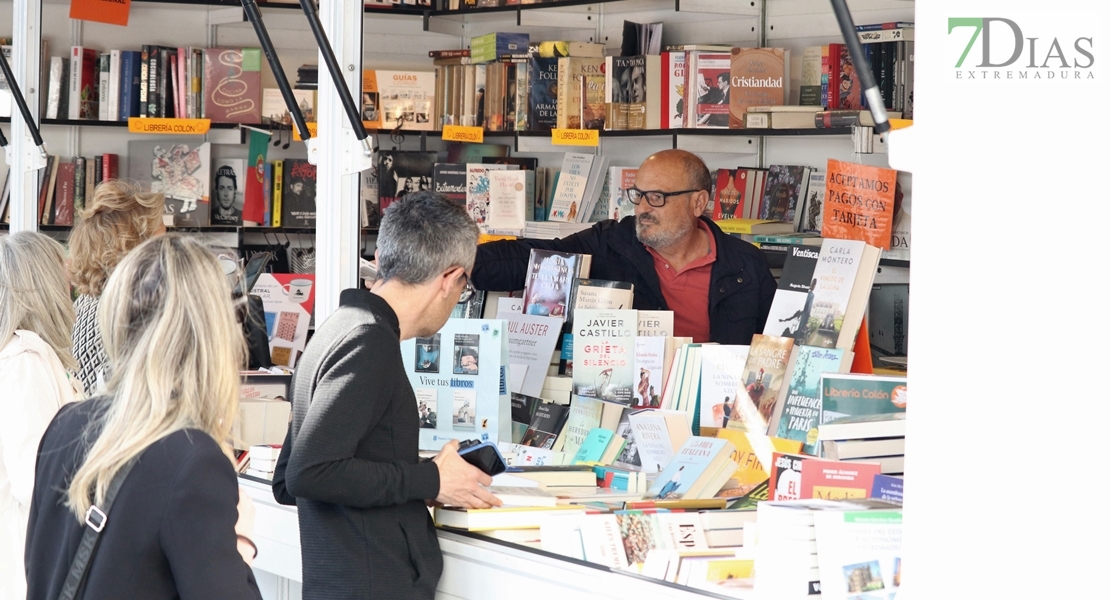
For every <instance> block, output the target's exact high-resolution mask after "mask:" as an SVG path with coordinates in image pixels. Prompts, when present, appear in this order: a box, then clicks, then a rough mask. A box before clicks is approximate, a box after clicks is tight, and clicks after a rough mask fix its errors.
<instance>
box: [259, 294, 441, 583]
mask: <svg viewBox="0 0 1110 600" xmlns="http://www.w3.org/2000/svg"><path fill="white" fill-rule="evenodd" d="M339 304H340V306H339V309H338V310H336V311H335V312H334V313H333V314H332V315H331V316H330V317H328V319H327V320H326V321H325V322H324V323H323V324H322V325H321V326H320V327H319V328H318V329H317V330H316V334H315V335H314V336H313V338H312V341H311V342H309V344H308V346H307V347H306V348H305V352H304V355H303V356H302V357H301V359H300V361H299V362H298V364H297V373H296V375H294V377H293V400H292V401H293V422H292V424H291V426H290V428H289V434H288V435H287V436H286V438H285V443H284V445H283V446H282V448H281V454H280V456H279V458H278V464H277V468H276V469H275V471H274V497H275V498H276V499H277V501H278V502H282V503H289V502H291V501H293V500H294V499H295V500H296V504H297V515H298V518H299V521H300V528H301V570H302V574H303V576H304V587H303V589H302V592H303V596H304V598H305V599H306V600H343V599H348V600H354V599H358V598H366V599H370V598H373V599H377V598H406V599H408V598H412V599H427V600H432V598H433V597H434V596H435V588H436V583H437V582H438V581H439V576H440V574H441V572H442V571H443V555H442V554H441V553H440V550H439V541H438V540H437V538H436V532H435V527H434V526H433V524H432V519H431V516H430V515H429V514H428V508H427V506H426V505H425V504H424V501H425V500H426V499H435V497H436V496H438V495H439V469H438V467H437V466H436V465H435V464H434V463H432V462H420V461H419V451H418V446H419V439H420V436H419V432H420V422H419V415H418V412H417V410H416V396H415V394H414V393H413V391H412V386H411V385H409V381H408V379H407V378H406V377H405V368H404V365H403V364H402V361H401V350H400V339H399V337H400V328H399V325H398V321H397V315H396V313H394V312H393V309H391V308H390V306H389V304H387V303H386V302H385V300H383V299H382V298H380V297H379V296H376V295H374V294H371V293H370V292H368V291H366V290H345V291H343V293H342V294H341V295H340V299H339Z"/></svg>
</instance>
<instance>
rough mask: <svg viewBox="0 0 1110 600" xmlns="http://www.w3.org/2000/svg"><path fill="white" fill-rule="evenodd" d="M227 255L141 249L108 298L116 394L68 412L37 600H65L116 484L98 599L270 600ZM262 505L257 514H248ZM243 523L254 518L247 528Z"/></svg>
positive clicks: (60, 419) (61, 423) (36, 528)
mask: <svg viewBox="0 0 1110 600" xmlns="http://www.w3.org/2000/svg"><path fill="white" fill-rule="evenodd" d="M230 297H231V289H230V288H229V287H228V284H227V280H226V279H225V278H224V275H223V272H222V270H221V269H220V267H219V265H218V264H217V261H216V258H215V256H213V255H212V253H211V252H210V251H209V250H207V249H206V248H205V247H204V246H202V245H201V244H200V243H199V242H196V241H194V240H192V239H189V238H186V237H183V236H181V235H178V234H171V235H166V236H160V237H157V238H155V239H152V240H149V241H147V242H144V243H143V244H141V245H140V246H139V247H137V248H135V249H134V250H132V251H131V253H130V254H128V255H127V257H125V258H124V259H123V261H122V262H120V264H119V265H118V266H117V267H116V269H115V272H114V273H113V274H112V276H111V278H110V279H109V280H108V285H107V286H106V287H105V288H104V293H103V295H102V297H101V300H102V302H101V303H100V310H99V312H98V315H97V317H98V323H99V325H100V328H101V331H102V332H103V334H104V349H105V350H106V351H107V354H108V359H109V361H110V362H111V365H112V372H111V376H110V378H109V379H108V382H107V387H106V390H105V394H106V395H105V396H103V397H96V398H93V399H91V400H88V401H86V402H78V403H75V404H73V405H71V406H67V407H66V408H65V409H63V410H61V411H59V413H58V415H57V416H56V417H55V418H54V420H53V422H51V424H50V427H49V428H48V429H47V431H46V434H45V435H44V436H43V439H42V445H41V447H40V452H39V461H38V465H37V467H36V470H35V491H34V497H33V499H32V505H31V518H30V522H29V523H28V528H27V541H28V545H27V559H26V565H27V591H28V597H29V598H57V597H58V593H59V590H60V589H61V587H62V584H63V582H64V580H65V578H66V574H67V573H68V572H69V569H70V565H71V564H72V562H73V559H74V556H75V555H76V553H77V547H78V543H79V541H80V539H81V537H82V535H84V532H85V515H86V511H88V510H89V507H90V506H92V505H98V506H102V505H103V501H104V498H105V495H106V493H107V490H108V487H109V485H110V484H111V483H112V480H113V478H115V477H116V475H117V473H118V472H119V471H120V469H121V468H122V467H124V466H125V465H127V464H129V463H132V464H133V467H132V469H131V471H130V473H129V474H128V475H127V478H126V479H125V480H124V482H123V484H122V486H121V487H120V488H119V492H118V495H117V496H116V497H115V502H114V504H112V505H111V507H110V508H109V511H108V518H107V521H106V523H105V527H104V529H103V531H101V533H100V536H99V538H100V539H99V545H98V547H97V549H96V555H95V556H94V557H93V559H92V560H91V561H90V563H89V566H88V571H87V574H86V578H85V582H84V585H85V588H84V596H83V597H84V598H128V599H131V600H135V599H140V600H141V599H163V598H165V599H169V598H182V599H189V598H197V599H202V598H203V599H209V598H214V599H217V598H228V599H231V598H234V599H236V600H238V599H242V598H260V597H261V596H260V595H259V592H258V587H257V585H256V584H255V581H254V576H253V575H252V574H251V570H250V567H249V566H248V561H250V560H251V559H252V558H253V556H254V549H253V543H252V542H251V541H250V540H249V537H247V535H248V533H247V532H246V531H244V530H245V529H249V528H250V527H249V522H250V521H251V520H252V518H253V516H252V515H253V513H252V512H251V510H250V509H245V510H243V511H242V512H241V513H240V511H237V503H238V501H239V491H238V484H237V480H236V476H235V469H234V468H233V467H232V459H231V449H230V447H229V446H228V445H227V443H226V440H227V439H228V436H229V433H230V430H231V423H232V420H233V419H234V418H235V415H236V413H237V411H238V398H239V376H238V370H239V368H240V366H241V365H242V364H243V361H244V357H245V348H244V344H243V336H242V333H241V329H240V327H239V325H238V323H237V322H236V320H235V314H234V309H233V307H232V303H231V300H230ZM248 506H249V505H248ZM240 514H242V515H243V516H242V517H240Z"/></svg>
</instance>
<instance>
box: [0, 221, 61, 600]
mask: <svg viewBox="0 0 1110 600" xmlns="http://www.w3.org/2000/svg"><path fill="white" fill-rule="evenodd" d="M63 252H64V251H63V249H62V245H61V244H59V243H58V242H56V241H54V240H52V239H50V238H49V237H46V236H45V235H42V234H41V233H31V232H21V233H15V234H12V235H10V236H0V598H23V597H24V596H25V593H26V590H25V587H24V577H23V541H24V537H25V536H24V532H25V531H26V527H27V516H28V513H29V511H30V508H31V490H32V489H33V487H34V481H35V453H36V451H37V450H38V447H39V439H40V438H41V437H42V433H43V432H44V431H46V426H47V425H49V424H50V419H51V418H53V417H54V414H55V413H56V412H58V409H59V408H61V406H62V405H63V404H65V403H67V402H72V401H73V400H76V399H78V398H80V397H81V390H80V383H79V382H78V381H77V380H76V379H74V378H71V377H70V376H69V373H67V370H72V369H74V368H76V366H77V363H76V362H75V361H74V360H73V356H72V355H71V354H70V351H69V344H70V342H69V330H70V328H71V327H73V306H72V305H71V304H70V302H69V285H68V284H67V283H66V280H65V277H64V276H63V273H64V270H65V267H64V266H63V264H64V262H65V258H64V254H63Z"/></svg>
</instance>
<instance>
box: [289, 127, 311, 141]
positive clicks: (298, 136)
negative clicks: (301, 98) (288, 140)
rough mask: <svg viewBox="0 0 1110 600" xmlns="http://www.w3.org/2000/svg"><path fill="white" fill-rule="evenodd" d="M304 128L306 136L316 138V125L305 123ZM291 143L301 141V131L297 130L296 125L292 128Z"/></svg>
mask: <svg viewBox="0 0 1110 600" xmlns="http://www.w3.org/2000/svg"><path fill="white" fill-rule="evenodd" d="M305 126H306V127H308V135H311V136H312V137H316V123H305ZM293 141H295V142H299V141H301V131H300V130H299V129H297V126H296V125H294V126H293Z"/></svg>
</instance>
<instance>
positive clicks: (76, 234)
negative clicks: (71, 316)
mask: <svg viewBox="0 0 1110 600" xmlns="http://www.w3.org/2000/svg"><path fill="white" fill-rule="evenodd" d="M165 204H166V200H165V197H164V196H162V194H150V193H144V192H142V190H141V189H140V188H139V186H137V185H134V184H131V183H127V182H126V181H120V180H118V179H109V180H107V181H104V182H102V183H101V184H100V185H98V186H96V192H95V193H94V194H93V197H92V201H91V202H89V203H88V204H87V206H86V207H85V210H84V211H82V212H81V215H80V217H81V218H80V220H79V221H78V223H77V226H76V227H74V228H73V232H72V233H70V236H69V254H70V261H69V276H70V281H72V282H73V286H74V287H75V288H77V293H79V294H88V295H89V296H99V295H100V294H101V292H103V291H104V284H105V283H106V282H107V281H108V276H109V275H111V274H112V269H114V268H115V267H116V265H117V264H119V261H121V260H123V257H124V256H126V255H127V253H128V252H130V251H131V249H132V248H134V247H135V246H138V245H139V244H141V243H142V242H143V241H144V240H148V239H150V238H151V237H153V236H154V234H155V233H156V232H158V231H159V230H160V229H161V228H162V211H163V209H164V207H165Z"/></svg>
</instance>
